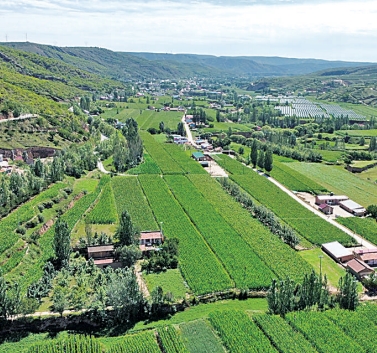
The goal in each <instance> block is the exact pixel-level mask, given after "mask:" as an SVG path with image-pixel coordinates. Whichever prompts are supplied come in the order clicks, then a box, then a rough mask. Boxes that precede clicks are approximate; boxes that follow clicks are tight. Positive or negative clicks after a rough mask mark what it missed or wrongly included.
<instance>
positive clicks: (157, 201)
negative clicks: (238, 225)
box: [139, 175, 234, 294]
mask: <svg viewBox="0 0 377 353" xmlns="http://www.w3.org/2000/svg"><path fill="white" fill-rule="evenodd" d="M139 180H140V183H141V185H142V187H143V190H144V193H145V195H146V197H147V199H148V202H149V204H150V206H151V208H152V210H153V213H154V215H155V217H156V219H157V221H158V222H163V224H162V228H163V232H164V234H165V235H166V236H167V237H170V238H173V237H174V238H178V239H179V268H180V270H181V272H182V274H183V276H184V278H185V279H186V281H187V283H188V285H189V286H190V288H192V290H193V291H194V292H195V293H196V294H204V293H210V292H213V291H218V290H225V289H229V288H232V287H234V283H233V282H232V280H231V279H230V277H229V275H228V274H227V272H226V271H225V269H224V267H223V266H222V265H221V263H220V262H219V260H218V259H217V257H216V256H215V254H214V253H213V252H212V250H211V249H210V248H209V246H208V244H207V243H206V242H205V241H204V239H203V237H202V236H201V235H200V233H199V232H198V231H197V229H196V228H195V226H194V225H193V224H192V223H191V221H190V219H189V218H188V217H187V215H186V214H185V212H184V211H183V209H182V208H181V206H180V205H179V203H178V202H177V201H176V200H175V199H174V197H173V195H172V194H171V192H170V191H169V189H168V187H167V185H166V183H165V182H164V180H163V179H162V178H161V177H160V176H154V175H141V176H139Z"/></svg>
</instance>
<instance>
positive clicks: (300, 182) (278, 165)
mask: <svg viewBox="0 0 377 353" xmlns="http://www.w3.org/2000/svg"><path fill="white" fill-rule="evenodd" d="M270 174H271V176H272V177H273V178H274V179H276V180H277V181H279V182H280V183H281V184H283V185H284V186H286V187H287V188H288V189H290V190H294V191H304V192H311V193H314V194H320V193H323V192H326V191H327V190H326V188H324V187H323V186H321V185H319V184H318V183H316V182H315V181H313V180H312V179H310V178H308V177H307V176H305V175H303V174H301V173H299V172H297V171H296V170H295V169H292V168H289V167H288V166H286V163H282V162H280V161H278V160H276V158H275V157H274V162H273V169H272V171H271V173H270Z"/></svg>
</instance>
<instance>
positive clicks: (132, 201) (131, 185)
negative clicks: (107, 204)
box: [111, 176, 158, 230]
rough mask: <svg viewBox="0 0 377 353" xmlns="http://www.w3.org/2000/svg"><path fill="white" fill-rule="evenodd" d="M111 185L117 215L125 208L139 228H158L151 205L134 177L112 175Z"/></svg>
mask: <svg viewBox="0 0 377 353" xmlns="http://www.w3.org/2000/svg"><path fill="white" fill-rule="evenodd" d="M111 186H112V188H113V193H114V197H115V203H116V207H117V211H118V217H120V215H121V214H122V212H123V211H125V210H127V211H128V212H129V213H130V215H131V217H132V221H133V222H134V224H135V226H136V227H137V228H138V229H140V230H156V229H158V226H157V223H156V220H155V219H154V216H153V213H152V210H151V207H150V206H149V205H148V202H147V200H146V198H145V196H144V194H143V190H142V189H141V186H140V182H139V180H138V179H137V178H136V177H120V176H117V177H113V178H112V179H111Z"/></svg>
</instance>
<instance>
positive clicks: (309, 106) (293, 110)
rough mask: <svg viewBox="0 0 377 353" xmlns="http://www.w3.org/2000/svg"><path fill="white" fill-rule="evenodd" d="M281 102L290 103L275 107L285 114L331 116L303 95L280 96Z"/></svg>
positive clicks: (302, 116)
mask: <svg viewBox="0 0 377 353" xmlns="http://www.w3.org/2000/svg"><path fill="white" fill-rule="evenodd" d="M280 104H288V105H279V106H276V107H275V109H277V110H280V112H281V114H283V115H285V116H297V117H299V118H319V117H324V118H329V115H328V114H326V112H325V111H324V110H322V109H321V108H320V107H319V106H317V105H316V104H314V103H312V102H310V101H308V100H307V99H305V98H302V97H286V98H280Z"/></svg>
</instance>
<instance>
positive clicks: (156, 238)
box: [139, 231, 164, 251]
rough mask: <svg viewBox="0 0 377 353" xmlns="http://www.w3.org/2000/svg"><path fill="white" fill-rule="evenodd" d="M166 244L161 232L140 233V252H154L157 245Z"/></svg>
mask: <svg viewBox="0 0 377 353" xmlns="http://www.w3.org/2000/svg"><path fill="white" fill-rule="evenodd" d="M163 242H164V235H163V234H162V232H160V231H152V232H141V233H140V245H139V247H140V250H141V251H149V250H154V247H155V246H156V245H161V244H162V243H163Z"/></svg>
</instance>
